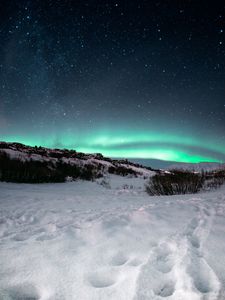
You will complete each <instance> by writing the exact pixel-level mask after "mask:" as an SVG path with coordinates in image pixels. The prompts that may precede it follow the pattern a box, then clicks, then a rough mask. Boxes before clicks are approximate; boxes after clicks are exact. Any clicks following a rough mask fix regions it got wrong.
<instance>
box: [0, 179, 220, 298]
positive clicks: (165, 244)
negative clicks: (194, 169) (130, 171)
mask: <svg viewBox="0 0 225 300" xmlns="http://www.w3.org/2000/svg"><path fill="white" fill-rule="evenodd" d="M124 184H127V186H126V187H125V188H123V185H124ZM131 184H132V185H133V188H131V187H130V185H131ZM111 187H112V188H111V189H106V188H104V187H102V186H101V185H98V184H96V183H92V182H75V183H64V184H41V185H29V184H10V183H0V299H4V300H5V299H6V300H7V299H13V300H19V299H20V300H22V299H23V300H28V299H29V300H35V299H41V300H47V299H51V300H64V299H68V300H72V299H79V300H91V299H93V300H95V299H96V300H97V299H104V300H108V299H113V300H115V299H117V300H130V299H133V300H147V299H154V300H157V299H168V300H172V299H173V300H175V299H176V300H178V299H179V300H197V299H203V300H207V299H208V300H213V299H220V300H224V299H225V189H223V188H222V189H220V190H218V191H216V192H211V193H208V194H197V195H186V196H173V197H169V196H168V197H149V196H147V195H146V194H145V193H144V191H143V188H142V187H143V181H142V180H141V179H122V178H121V177H116V176H115V177H112V182H111Z"/></svg>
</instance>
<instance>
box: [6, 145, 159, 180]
mask: <svg viewBox="0 0 225 300" xmlns="http://www.w3.org/2000/svg"><path fill="white" fill-rule="evenodd" d="M107 173H111V174H116V175H120V176H127V175H130V176H145V177H149V176H152V175H153V174H154V170H153V169H152V168H150V167H144V166H142V165H140V164H137V163H132V162H129V161H128V160H113V159H110V158H106V157H103V155H102V154H100V153H96V154H85V153H81V152H76V151H75V150H68V149H63V150H61V149H48V148H44V147H36V146H35V147H31V146H26V145H23V144H20V143H6V142H0V180H2V181H16V182H61V181H64V180H65V178H66V177H71V178H72V179H76V178H81V179H87V180H92V179H94V178H98V177H102V176H103V175H104V174H107Z"/></svg>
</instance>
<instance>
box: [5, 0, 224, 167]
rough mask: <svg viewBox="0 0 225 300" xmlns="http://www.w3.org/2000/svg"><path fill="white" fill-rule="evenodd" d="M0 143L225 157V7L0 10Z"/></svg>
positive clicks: (186, 158)
mask: <svg viewBox="0 0 225 300" xmlns="http://www.w3.org/2000/svg"><path fill="white" fill-rule="evenodd" d="M0 40H1V43H0V140H4V141H16V142H22V143H25V144H29V145H38V146H39V145H41V146H46V147H56V148H71V149H76V150H77V151H83V152H89V153H95V152H101V153H103V154H104V155H106V156H110V157H124V158H134V159H159V160H163V161H177V162H202V161H215V162H223V161H225V68H224V67H225V3H223V1H201V0H199V1H196V0H193V1H192V0H187V1H180V0H179V1H178V0H174V1H169V0H168V1H166V0H165V1H149V0H142V1H136V0H132V1H116V0H115V1H104V0H103V1H95V0H89V1H85V0H83V1H72V0H46V1H42V0H35V1H25V0H21V1H19V0H18V1H12V0H7V1H6V0H3V1H1V2H0Z"/></svg>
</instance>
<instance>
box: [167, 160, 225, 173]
mask: <svg viewBox="0 0 225 300" xmlns="http://www.w3.org/2000/svg"><path fill="white" fill-rule="evenodd" d="M166 169H167V170H189V171H195V172H202V171H214V170H220V169H225V164H222V163H215V162H202V163H175V164H172V165H170V166H169V167H167V168H166Z"/></svg>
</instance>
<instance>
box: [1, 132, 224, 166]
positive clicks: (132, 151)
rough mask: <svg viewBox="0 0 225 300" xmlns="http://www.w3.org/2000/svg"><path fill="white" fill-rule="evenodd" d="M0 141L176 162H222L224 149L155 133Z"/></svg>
mask: <svg viewBox="0 0 225 300" xmlns="http://www.w3.org/2000/svg"><path fill="white" fill-rule="evenodd" d="M2 140H5V141H8V142H15V141H16V142H20V143H24V144H27V145H30V146H35V145H37V146H43V147H49V148H68V149H74V150H76V151H79V152H85V153H102V154H103V155H104V156H108V157H112V158H116V157H121V158H129V159H131V158H133V159H160V160H164V161H177V162H189V163H197V162H223V161H224V157H225V146H224V145H221V144H220V143H219V142H218V141H216V140H215V139H214V140H213V142H212V140H210V142H209V139H208V141H206V140H204V139H199V138H197V137H190V136H183V135H179V136H178V135H173V134H171V135H170V134H162V133H158V132H154V133H147V132H138V131H136V132H134V131H131V130H130V131H126V132H124V133H123V132H121V131H120V132H110V133H109V132H103V131H101V132H100V131H99V132H97V133H95V134H87V135H81V134H80V135H77V134H74V135H73V134H67V135H65V134H61V135H58V136H57V137H55V136H53V135H52V136H51V135H50V136H47V135H46V136H43V135H37V136H34V135H29V136H26V137H23V136H20V135H13V136H9V135H7V136H3V137H2Z"/></svg>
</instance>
